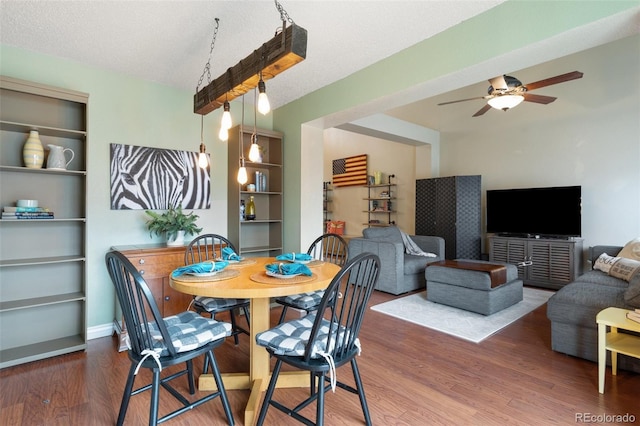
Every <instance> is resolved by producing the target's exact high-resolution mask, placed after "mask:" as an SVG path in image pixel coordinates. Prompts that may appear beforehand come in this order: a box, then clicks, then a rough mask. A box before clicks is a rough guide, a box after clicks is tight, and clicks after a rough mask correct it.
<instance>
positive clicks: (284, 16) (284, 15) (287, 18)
mask: <svg viewBox="0 0 640 426" xmlns="http://www.w3.org/2000/svg"><path fill="white" fill-rule="evenodd" d="M273 1H274V3H275V4H276V10H277V11H278V12H280V20H282V21H283V22H284V21H287V22H288V23H290V24H293V23H294V22H293V19H291V17H290V16H289V14H288V13H287V11H286V10H284V7H282V5H281V4H280V3H279V2H278V0H273ZM283 30H284V29H283Z"/></svg>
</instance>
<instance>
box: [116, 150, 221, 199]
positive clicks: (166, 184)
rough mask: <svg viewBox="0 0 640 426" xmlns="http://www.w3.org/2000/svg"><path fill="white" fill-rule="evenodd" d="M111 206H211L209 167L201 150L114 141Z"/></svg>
mask: <svg viewBox="0 0 640 426" xmlns="http://www.w3.org/2000/svg"><path fill="white" fill-rule="evenodd" d="M110 149H111V173H110V174H111V209H112V210H131V209H149V210H164V209H168V208H169V207H177V206H182V208H184V209H208V208H210V207H211V197H210V195H211V178H210V175H209V170H210V169H209V166H207V168H206V169H202V168H200V167H199V166H198V155H199V154H198V153H197V152H188V151H178V150H172V149H158V148H149V147H142V146H131V145H122V144H111V147H110Z"/></svg>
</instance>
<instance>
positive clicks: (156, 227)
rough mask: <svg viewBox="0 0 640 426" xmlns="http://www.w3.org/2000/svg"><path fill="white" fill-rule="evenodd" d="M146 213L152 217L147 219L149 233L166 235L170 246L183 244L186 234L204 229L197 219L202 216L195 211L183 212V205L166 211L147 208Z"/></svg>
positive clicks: (193, 233)
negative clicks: (160, 211) (198, 224)
mask: <svg viewBox="0 0 640 426" xmlns="http://www.w3.org/2000/svg"><path fill="white" fill-rule="evenodd" d="M145 213H146V214H147V215H149V216H150V217H151V219H149V220H148V221H147V229H148V230H149V235H151V236H153V234H156V235H158V236H163V235H166V237H167V245H168V246H179V245H183V244H184V235H185V234H188V235H195V234H198V233H199V232H201V231H202V228H198V226H197V225H196V220H198V219H199V218H200V216H198V215H196V214H194V213H193V212H191V213H189V214H185V213H183V212H182V207H178V208H174V207H170V208H169V209H168V210H167V211H166V212H164V213H156V212H154V211H151V210H145Z"/></svg>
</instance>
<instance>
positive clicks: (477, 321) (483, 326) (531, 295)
mask: <svg viewBox="0 0 640 426" xmlns="http://www.w3.org/2000/svg"><path fill="white" fill-rule="evenodd" d="M553 293H554V292H553V291H547V290H540V289H534V288H528V287H525V288H524V291H523V300H522V301H521V302H519V303H516V304H515V305H513V306H510V307H508V308H506V309H503V310H502V311H500V312H496V313H495V314H493V315H489V316H485V315H481V314H477V313H475V312H469V311H465V310H462V309H457V308H452V307H450V306H445V305H441V304H439V303H433V302H430V301H428V300H427V292H426V291H423V292H421V293H417V294H412V295H411V296H406V297H401V298H400V299H395V300H391V301H389V302H385V303H381V304H379V305H375V306H372V307H371V309H373V310H374V311H378V312H382V313H383V314H386V315H391V316H392V317H396V318H399V319H401V320H405V321H409V322H412V323H414V324H418V325H421V326H423V327H428V328H431V329H433V330H437V331H440V332H443V333H447V334H450V335H452V336H456V337H459V338H461V339H465V340H469V341H471V342H474V343H480V342H482V341H483V340H484V339H486V338H487V337H489V336H491V335H492V334H494V333H496V332H498V331H500V330H501V329H503V328H504V327H506V326H508V325H509V324H511V323H512V322H514V321H516V320H518V319H519V318H522V317H523V316H524V315H526V314H528V313H529V312H531V311H533V310H534V309H536V308H537V307H539V306H541V305H543V304H545V303H546V302H547V300H549V297H551V295H553Z"/></svg>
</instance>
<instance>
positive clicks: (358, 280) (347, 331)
mask: <svg viewBox="0 0 640 426" xmlns="http://www.w3.org/2000/svg"><path fill="white" fill-rule="evenodd" d="M379 271H380V259H379V258H378V256H376V255H375V254H372V253H361V254H360V255H358V256H356V257H354V258H353V259H351V260H350V261H348V262H347V263H346V264H345V265H344V266H343V267H342V269H341V270H340V272H338V274H337V275H336V276H335V277H334V278H333V280H332V281H331V284H329V286H328V287H327V289H326V290H325V293H324V296H323V298H322V301H321V302H320V305H319V307H318V313H317V314H316V318H315V323H314V325H313V328H312V330H311V335H310V338H309V343H308V344H307V347H306V349H305V354H304V359H305V361H309V360H310V359H311V358H313V357H314V356H317V354H315V353H314V348H315V347H316V345H315V343H316V342H317V340H318V338H319V336H320V334H321V328H322V326H323V324H326V323H327V322H328V323H329V333H328V336H327V342H326V344H325V345H324V346H325V348H326V350H325V352H326V353H327V354H329V355H331V356H332V357H333V358H334V360H335V362H336V364H338V363H339V362H340V361H341V360H342V359H346V358H348V357H350V356H352V355H353V352H354V351H357V350H358V348H357V346H356V341H357V339H358V335H359V334H360V328H361V326H362V320H363V318H364V313H365V312H366V308H367V303H368V301H369V298H370V297H371V293H372V292H373V289H374V287H375V285H376V282H377V280H378V275H379Z"/></svg>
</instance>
